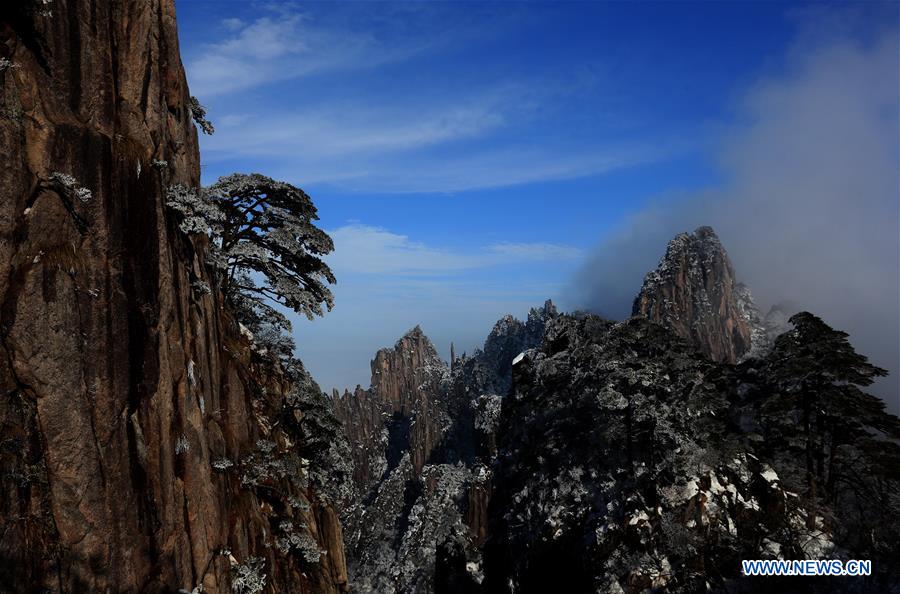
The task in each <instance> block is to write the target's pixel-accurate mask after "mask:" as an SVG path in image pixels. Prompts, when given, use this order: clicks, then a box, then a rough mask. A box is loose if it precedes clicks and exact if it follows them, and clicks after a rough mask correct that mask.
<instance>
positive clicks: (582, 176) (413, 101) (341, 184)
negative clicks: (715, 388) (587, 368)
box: [177, 0, 900, 413]
mask: <svg viewBox="0 0 900 594" xmlns="http://www.w3.org/2000/svg"><path fill="white" fill-rule="evenodd" d="M898 6H900V5H897V4H896V3H858V4H853V5H852V6H847V5H843V4H839V3H831V4H829V3H816V4H788V3H783V4H782V3H745V4H730V3H729V4H726V3H716V4H705V5H702V6H701V5H685V4H678V5H670V4H637V5H623V4H576V5H572V4H567V5H566V7H565V9H563V8H561V7H559V6H557V5H554V4H541V3H537V4H530V3H529V4H502V5H501V4H481V3H478V4H475V3H473V4H466V5H464V6H458V5H452V4H431V3H428V4H425V3H417V4H394V3H354V4H345V3H335V4H324V3H313V4H305V3H293V2H288V3H284V2H282V3H274V2H273V3H265V2H261V3H252V4H248V3H234V2H223V1H215V0H178V1H177V8H178V11H179V22H180V27H181V30H180V37H181V44H182V49H183V52H184V56H185V62H186V65H187V69H188V80H189V83H190V86H191V93H192V94H194V95H196V96H198V97H199V98H200V100H201V101H202V102H203V103H204V104H205V105H206V106H207V107H208V108H209V113H210V118H211V119H212V120H213V121H214V122H215V124H216V126H217V133H216V134H215V135H214V136H212V137H208V138H203V139H202V143H203V144H202V154H203V155H204V163H203V181H204V183H211V182H212V181H214V180H215V179H216V178H217V177H219V176H220V175H224V174H227V173H230V172H232V171H245V172H249V171H258V172H261V173H264V174H267V175H270V176H272V177H276V178H281V179H285V180H287V181H290V182H292V183H295V184H297V185H299V186H301V187H303V188H304V189H305V190H306V191H307V192H308V193H309V194H310V195H311V196H312V197H313V199H314V201H315V203H316V205H317V206H318V208H319V213H320V216H321V226H322V227H323V228H325V229H326V230H328V232H329V233H330V234H331V235H332V237H333V238H334V240H335V245H336V250H335V253H334V254H333V255H332V256H331V257H330V258H329V263H330V264H331V265H332V267H333V269H334V271H335V274H336V276H337V278H338V284H337V286H336V287H334V293H335V300H336V306H335V309H334V311H332V312H331V313H329V314H328V315H327V316H325V318H323V319H320V320H315V321H313V322H307V321H306V320H299V319H296V320H295V328H294V329H295V334H296V339H297V344H298V351H299V354H300V356H301V358H302V359H303V360H304V362H305V364H306V365H307V367H308V368H309V369H310V370H311V371H312V373H313V375H314V377H315V378H316V379H317V380H318V381H319V383H320V384H321V386H322V388H323V389H326V390H330V388H332V387H337V388H340V389H343V388H344V387H352V386H354V385H356V384H362V385H363V386H366V385H368V381H369V360H370V359H371V358H372V356H373V355H374V353H375V351H376V350H377V349H378V348H380V347H383V346H389V345H392V344H393V343H394V341H395V340H396V339H397V338H398V337H399V336H400V335H402V334H403V333H404V332H405V331H406V330H407V329H409V328H411V327H413V326H415V325H417V324H418V325H421V327H422V328H423V329H424V330H425V332H426V333H427V334H428V335H429V336H430V337H431V339H432V340H433V341H434V343H435V344H436V346H437V347H438V348H439V350H440V351H441V353H442V355H443V356H444V357H445V358H447V356H448V354H449V353H448V351H449V344H450V342H451V341H454V342H455V344H456V348H457V351H458V352H462V351H463V350H469V351H471V350H472V349H473V348H475V347H477V346H480V344H481V343H482V341H483V340H484V337H485V336H486V335H487V333H488V332H489V331H490V329H491V327H492V325H493V323H494V322H495V321H496V320H497V319H498V318H500V317H501V316H503V315H505V314H507V313H512V314H514V315H516V316H518V317H523V316H524V315H525V313H526V312H527V310H528V308H529V307H533V306H537V305H539V304H541V303H543V301H544V300H545V299H547V298H553V299H554V301H556V302H557V303H558V304H559V305H560V307H561V308H562V309H567V310H571V309H576V308H589V309H592V310H595V311H598V312H599V313H603V314H605V315H607V316H609V317H613V318H622V317H624V316H626V315H628V313H629V311H630V306H631V300H632V299H633V297H634V295H635V294H636V293H637V291H638V289H639V287H640V283H641V279H642V277H643V275H644V274H645V273H646V272H647V271H648V270H650V269H652V268H653V267H655V265H656V263H657V261H658V260H659V258H660V257H661V255H662V253H663V251H664V250H665V245H666V242H667V241H668V240H669V239H670V238H671V237H672V236H673V235H674V234H675V233H677V232H680V231H689V230H693V229H694V228H696V227H697V226H699V225H704V224H709V225H712V226H713V227H714V228H715V229H716V231H717V232H718V234H719V235H720V237H721V238H722V241H723V243H724V245H725V247H726V249H727V250H728V251H729V254H730V255H731V257H732V260H733V262H734V265H735V269H736V272H737V275H738V278H739V279H740V280H742V281H744V282H746V283H747V284H748V285H749V286H750V288H751V290H752V291H753V292H754V295H755V296H756V298H757V300H758V301H759V302H760V305H761V306H762V308H763V309H765V307H767V306H768V305H771V304H774V303H777V302H779V301H782V300H791V301H792V302H794V303H796V304H797V305H798V307H800V308H805V309H809V310H811V311H813V312H814V313H816V314H818V315H821V316H822V317H823V318H824V319H825V320H826V321H827V322H829V323H830V324H832V325H833V326H835V327H837V328H840V329H842V330H845V331H847V332H849V333H850V335H851V340H852V341H853V342H854V344H855V345H856V346H857V347H858V349H859V350H860V351H861V352H863V353H866V354H868V355H869V356H870V357H871V358H872V359H873V361H874V362H875V363H877V364H878V365H881V366H883V367H886V368H888V369H889V370H890V371H891V372H892V376H891V377H889V378H887V379H886V380H883V381H882V382H881V383H880V384H879V385H878V386H877V387H876V392H877V393H878V394H879V395H881V396H883V397H884V398H885V399H886V400H887V401H888V403H889V407H890V408H891V410H892V412H895V413H896V412H898V410H900V396H898V394H900V390H898V372H900V346H898V345H900V305H898V304H900V294H898V293H900V278H898V274H900V273H898V271H900V229H898V225H900V212H898V196H900V181H898V167H897V163H898V161H900V147H898V144H900V143H898V134H897V131H898V127H900V122H898V112H900V100H898V88H900V84H898V71H900V58H898V55H900V43H898V25H897V23H898V10H900V8H898ZM211 15H215V16H211Z"/></svg>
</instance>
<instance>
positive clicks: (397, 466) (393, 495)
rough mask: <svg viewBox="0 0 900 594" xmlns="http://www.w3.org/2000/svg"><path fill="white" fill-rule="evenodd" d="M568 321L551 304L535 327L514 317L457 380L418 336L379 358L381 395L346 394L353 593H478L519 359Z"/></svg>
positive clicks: (466, 362) (342, 408) (536, 316)
mask: <svg viewBox="0 0 900 594" xmlns="http://www.w3.org/2000/svg"><path fill="white" fill-rule="evenodd" d="M556 315H557V314H556V309H555V307H554V306H553V304H552V303H550V302H547V303H546V304H545V306H544V307H543V308H539V309H534V310H532V312H531V313H530V315H529V316H528V320H527V321H526V322H524V323H523V322H520V321H519V320H516V319H514V318H512V317H511V316H507V317H505V318H503V319H502V320H500V321H499V322H497V324H496V325H495V326H494V329H493V330H492V331H491V333H490V335H489V336H488V338H487V340H486V341H485V347H484V350H483V351H481V350H480V351H477V352H476V353H474V354H473V355H472V356H468V357H467V356H463V357H460V358H458V359H456V360H455V361H453V362H452V369H451V368H450V367H449V366H447V365H446V364H445V363H444V362H442V361H441V360H440V358H439V357H438V355H437V352H436V351H435V349H434V346H433V345H432V344H431V342H430V341H429V340H428V338H427V337H426V336H425V335H424V334H423V333H422V330H421V329H420V328H418V327H417V328H414V329H413V330H411V331H410V332H408V333H407V334H406V335H404V336H403V337H402V338H401V339H400V340H399V341H398V342H397V344H396V345H395V346H394V347H393V348H392V349H382V350H381V351H379V352H378V353H377V354H376V356H375V359H374V360H373V361H372V386H371V388H370V389H368V390H362V389H361V388H357V389H356V391H355V392H354V393H350V392H346V393H345V394H344V395H343V396H338V395H337V394H335V396H334V409H335V413H336V416H337V417H338V418H340V419H341V420H342V422H343V425H344V431H345V434H346V436H347V439H348V441H349V442H350V444H351V450H352V451H353V459H354V463H355V465H356V469H355V472H354V483H355V485H356V490H357V500H356V503H355V505H353V506H351V507H350V508H349V509H348V510H347V511H346V512H345V513H344V515H343V517H344V520H345V526H346V542H347V554H348V558H349V566H350V573H351V582H352V587H353V591H355V592H377V593H379V594H382V593H385V594H389V593H394V592H396V593H401V592H417V593H427V592H441V591H444V592H465V591H468V589H472V588H477V587H478V586H477V585H478V580H480V579H481V574H480V569H479V567H480V546H481V544H482V543H483V542H484V540H485V539H486V538H487V508H488V502H489V501H490V493H491V469H490V465H491V463H492V460H493V456H494V454H495V453H496V440H497V437H496V431H495V428H496V423H497V420H498V417H499V413H500V401H501V396H502V394H504V393H505V392H506V391H508V390H509V387H510V384H511V381H512V378H511V375H510V370H511V364H512V360H513V359H514V358H515V357H516V356H517V355H518V354H519V353H521V352H522V351H523V350H525V349H528V348H532V347H534V346H537V345H538V344H539V343H540V339H541V336H542V335H543V330H544V326H545V324H546V323H547V322H548V321H549V320H550V319H552V318H554V317H555V316H556ZM442 588H443V589H442ZM472 591H474V590H472Z"/></svg>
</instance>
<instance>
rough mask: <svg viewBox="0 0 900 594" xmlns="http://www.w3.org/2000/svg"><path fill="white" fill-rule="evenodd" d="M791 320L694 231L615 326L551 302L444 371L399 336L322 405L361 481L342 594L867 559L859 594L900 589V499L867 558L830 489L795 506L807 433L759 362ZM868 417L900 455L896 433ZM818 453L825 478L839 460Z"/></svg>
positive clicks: (577, 582)
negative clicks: (762, 304) (785, 560)
mask: <svg viewBox="0 0 900 594" xmlns="http://www.w3.org/2000/svg"><path fill="white" fill-rule="evenodd" d="M789 313H790V312H786V311H784V309H783V308H780V307H774V308H772V310H771V311H770V312H769V313H768V314H767V315H765V316H762V315H760V312H759V311H758V309H757V307H756V305H755V304H754V302H753V298H752V295H751V293H750V290H749V289H748V288H747V287H746V286H744V285H742V284H740V283H739V282H737V280H736V277H735V272H734V270H733V267H732V265H731V262H730V260H729V258H728V254H727V253H726V251H725V249H724V248H723V246H722V244H721V242H720V241H719V238H718V237H717V236H716V234H715V232H714V231H713V230H712V229H711V228H709V227H700V228H698V229H697V230H696V231H694V232H693V233H682V234H679V235H678V236H676V237H675V238H674V239H672V241H670V242H669V245H668V247H667V248H666V251H665V255H664V256H663V258H662V259H661V261H660V263H659V266H658V267H657V269H656V270H654V271H651V272H650V273H648V274H647V275H646V277H645V280H644V283H643V286H642V287H641V289H640V291H639V293H638V295H637V297H636V298H635V301H634V310H633V317H632V318H631V319H629V320H625V321H622V322H613V321H609V320H603V319H601V318H598V317H596V316H593V315H590V314H574V315H564V314H559V313H558V312H557V311H556V308H555V307H554V306H553V304H552V303H550V302H549V301H548V302H547V303H546V304H545V305H544V306H543V307H542V308H537V309H533V310H531V312H530V313H529V316H528V319H527V320H526V321H525V322H524V323H523V322H520V321H518V320H515V319H514V318H512V317H509V316H507V317H506V318H503V319H502V320H500V321H498V322H497V324H496V325H495V326H494V328H493V330H492V331H491V332H490V334H489V335H488V337H487V339H486V340H485V344H484V348H483V349H482V350H477V351H476V352H475V353H472V354H471V355H463V356H461V357H459V358H453V360H452V361H450V363H449V364H447V363H444V362H443V361H441V360H440V358H439V357H438V355H437V352H436V350H435V348H434V346H433V345H432V344H431V342H430V341H429V340H428V338H427V337H426V336H425V335H424V334H423V332H422V330H421V329H420V328H418V327H416V328H414V329H413V330H411V331H410V332H409V333H407V334H406V335H404V336H403V337H402V338H401V339H400V340H399V341H398V342H397V344H396V345H395V346H394V348H393V349H383V350H381V351H379V352H378V353H377V354H376V356H375V359H374V361H373V362H372V386H371V388H369V389H368V390H363V389H362V388H359V387H358V388H357V389H356V391H355V393H350V392H346V393H344V394H343V395H339V394H337V393H335V394H334V395H333V398H332V402H333V405H334V410H335V414H336V416H337V417H338V419H340V421H341V422H342V424H343V426H344V431H345V434H346V436H347V439H348V441H349V443H350V449H351V451H352V452H353V454H352V455H353V460H354V464H355V468H356V472H355V473H354V483H355V498H354V500H353V502H352V505H351V506H350V507H349V508H347V509H346V511H345V513H344V514H343V515H342V519H343V522H344V527H345V543H346V550H347V556H348V567H349V573H350V578H351V584H352V585H351V588H352V591H354V592H373V593H374V592H377V593H413V592H416V593H419V592H491V593H494V592H496V593H500V592H503V593H508V594H513V593H523V592H535V593H537V592H547V591H564V592H643V591H657V590H660V591H681V592H696V591H701V590H704V591H705V590H722V591H748V590H753V589H755V588H756V587H757V586H758V582H752V581H751V580H752V579H756V580H758V579H760V578H743V579H742V578H741V576H740V564H739V561H740V559H742V558H747V559H755V558H763V559H764V558H775V557H779V556H785V555H786V556H788V557H789V558H798V557H799V558H803V557H808V558H819V557H838V558H839V557H842V556H843V557H846V556H847V555H850V556H853V555H856V556H866V555H868V556H869V557H876V556H878V555H881V557H880V558H881V560H882V563H884V565H881V573H880V574H879V576H878V578H875V579H872V580H870V581H869V582H867V584H868V585H865V586H861V587H859V591H878V588H881V587H886V585H887V584H893V583H895V580H896V578H897V575H896V573H895V572H896V570H897V567H896V565H895V564H894V563H893V562H891V563H888V562H887V560H888V559H891V557H890V554H889V551H891V552H892V551H895V550H896V545H895V544H891V541H890V538H891V536H890V535H892V534H898V532H897V529H898V523H897V517H896V514H895V512H896V509H897V507H896V503H897V501H896V499H891V501H892V503H891V505H892V506H893V507H890V508H889V509H890V512H889V513H887V517H888V518H889V520H890V521H889V522H887V524H885V525H883V526H882V531H881V533H880V539H881V540H880V541H879V542H880V544H879V545H878V546H877V547H875V548H874V549H873V548H872V547H869V546H863V545H862V544H861V543H860V542H859V541H858V540H854V538H848V534H849V533H850V532H852V531H854V530H857V531H858V530H862V529H863V528H862V526H861V525H856V524H855V523H856V522H863V523H865V521H864V520H861V519H860V518H856V517H854V514H853V513H851V512H849V511H848V510H849V509H850V508H849V507H847V506H849V503H848V502H847V501H843V500H842V499H841V498H842V497H843V495H840V494H838V493H837V490H838V489H837V488H836V487H834V489H835V491H834V492H830V493H829V494H828V497H827V498H826V499H829V500H830V503H829V504H828V505H830V506H832V507H828V510H827V511H825V510H826V505H818V504H817V505H816V506H815V507H813V508H810V507H809V506H804V501H806V500H807V499H808V498H809V497H816V501H819V499H821V498H822V497H821V495H816V496H812V495H810V494H809V492H808V485H807V484H806V483H805V482H804V481H805V479H798V478H797V477H798V476H802V475H803V474H804V473H803V472H802V471H803V465H804V462H803V457H802V456H801V455H800V454H799V453H798V452H797V451H796V450H791V447H796V443H795V442H796V441H797V440H800V441H802V439H803V438H802V433H798V435H797V436H796V437H792V438H790V439H787V440H785V438H784V435H783V434H778V435H774V433H776V432H775V430H774V429H773V427H774V426H776V425H779V424H778V423H777V422H776V421H774V420H773V419H774V418H781V417H780V416H779V415H778V414H773V413H771V410H770V409H771V408H772V407H773V406H774V403H777V401H778V400H779V399H780V398H781V395H780V394H778V393H775V390H776V387H775V381H774V378H773V377H767V376H768V375H769V374H772V375H774V372H773V371H772V369H771V367H772V364H771V362H769V361H768V360H767V358H768V357H769V356H770V354H771V353H772V351H773V349H775V348H776V342H777V337H778V336H779V335H782V334H784V333H789V332H791V331H792V329H793V324H791V323H789V321H788V318H789V315H788V314H789ZM785 336H788V335H787V334H785ZM779 356H780V354H779ZM865 401H866V403H867V406H869V405H871V404H872V401H871V397H867V398H866V400H865ZM795 413H796V411H793V410H783V411H781V413H780V415H783V416H785V417H788V418H790V417H791V415H792V414H795ZM876 416H877V418H878V419H880V421H873V422H876V424H877V423H879V422H883V423H882V424H883V425H885V426H886V427H889V428H890V429H889V435H886V436H885V437H884V441H883V442H879V443H881V444H882V446H884V447H888V448H889V449H890V451H891V456H893V458H892V459H895V460H898V459H900V458H897V455H898V450H897V442H896V441H892V440H896V439H897V437H898V436H900V432H898V425H897V420H896V419H895V418H893V417H890V416H889V415H887V414H886V413H884V412H883V411H880V412H878V413H877V415H876ZM870 421H872V419H870ZM779 426H780V425H779ZM823 433H827V432H823ZM770 434H772V435H771V439H770ZM891 436H892V437H891ZM822 438H823V437H822V436H819V437H817V439H822ZM785 441H786V442H788V443H792V444H793V445H792V446H791V447H786V448H785V450H779V446H773V444H774V443H775V442H778V443H782V444H783V443H784V442H785ZM867 447H868V446H867ZM879 447H881V446H879ZM825 449H827V448H825ZM791 451H794V453H796V454H797V457H796V458H794V457H792V456H791V454H790V452H791ZM822 455H823V456H824V457H827V458H828V459H829V461H830V462H831V461H834V462H835V465H834V466H833V467H832V470H831V472H835V473H837V472H838V470H837V466H838V464H839V462H838V460H839V458H840V452H839V451H838V449H837V448H835V449H832V450H829V451H828V452H827V453H823V454H822ZM830 462H829V464H828V465H830ZM845 462H846V461H845ZM818 478H819V479H820V480H824V481H825V482H826V483H827V482H828V480H829V479H828V477H818ZM844 495H846V494H844ZM894 495H896V492H895V493H894ZM851 499H854V502H855V503H857V504H858V503H859V501H858V500H856V499H855V498H851ZM811 510H813V511H811ZM854 546H855V547H862V549H860V548H856V549H854V548H853V547H854ZM767 583H769V584H775V583H778V584H779V586H778V587H780V588H786V589H791V588H793V587H794V586H796V585H797V583H796V582H787V581H785V582H777V578H770V580H769V581H768V582H767ZM832 585H833V586H835V587H833V588H832V587H831V586H832ZM858 586H859V584H858V583H857V584H855V585H852V586H850V585H848V584H847V583H846V582H840V581H839V582H836V583H831V582H827V581H824V580H823V581H821V582H810V583H808V584H807V583H804V586H803V587H811V588H813V589H821V590H826V591H832V590H833V591H843V590H844V589H845V588H851V589H852V588H857V587H858ZM867 588H868V590H867ZM873 588H874V589H873Z"/></svg>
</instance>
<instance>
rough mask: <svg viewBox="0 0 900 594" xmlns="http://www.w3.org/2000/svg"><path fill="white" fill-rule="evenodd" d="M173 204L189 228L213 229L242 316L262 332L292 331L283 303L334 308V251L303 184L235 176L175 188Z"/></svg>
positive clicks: (218, 259) (316, 310)
mask: <svg viewBox="0 0 900 594" xmlns="http://www.w3.org/2000/svg"><path fill="white" fill-rule="evenodd" d="M167 204H168V206H169V207H170V208H172V209H173V210H175V211H176V212H178V213H179V214H180V215H181V223H180V227H181V229H182V231H184V232H185V233H206V234H208V235H209V237H210V239H211V241H212V246H213V250H212V254H211V259H212V262H213V264H214V266H215V267H216V268H217V269H218V271H219V273H220V275H219V289H221V290H222V291H223V293H224V294H225V297H226V299H227V300H228V302H229V304H230V305H231V306H232V311H234V312H235V315H236V316H237V318H238V320H239V321H240V322H241V323H243V324H245V325H246V326H247V327H248V328H250V329H251V331H253V332H254V334H256V333H259V332H262V331H264V332H265V333H267V334H271V329H273V328H274V329H276V330H278V331H281V330H288V329H289V328H290V324H289V322H288V320H287V318H286V317H285V316H284V315H283V314H281V313H280V312H279V311H278V310H277V309H276V308H275V307H274V306H273V303H275V304H280V305H282V306H285V307H287V308H289V309H291V310H293V311H294V312H296V313H298V314H302V315H305V316H306V317H307V318H309V319H312V318H313V317H314V316H317V315H318V316H321V315H323V313H324V311H325V310H326V309H327V310H331V308H332V306H333V297H332V294H331V291H330V289H329V288H328V284H329V283H331V284H333V283H334V282H335V278H334V275H333V274H332V272H331V269H330V268H329V267H328V265H327V264H325V262H324V261H323V260H322V256H324V255H326V254H328V253H330V252H331V251H332V250H333V249H334V244H333V243H332V241H331V238H330V237H329V236H328V235H327V234H326V233H325V232H324V231H322V230H321V229H319V228H318V227H316V226H315V224H314V222H315V221H317V220H318V215H317V212H316V207H315V206H314V205H313V203H312V200H311V199H310V197H309V196H308V195H307V194H306V193H305V192H304V191H303V190H301V189H300V188H297V187H295V186H293V185H291V184H288V183H285V182H280V181H276V180H274V179H271V178H269V177H266V176H264V175H260V174H258V173H253V174H249V175H247V174H240V173H235V174H232V175H229V176H226V177H222V178H220V179H219V180H218V181H217V182H216V183H215V184H213V185H212V186H209V187H208V188H204V189H203V190H201V191H196V190H192V189H189V188H184V187H181V186H172V187H171V188H169V192H168V200H167Z"/></svg>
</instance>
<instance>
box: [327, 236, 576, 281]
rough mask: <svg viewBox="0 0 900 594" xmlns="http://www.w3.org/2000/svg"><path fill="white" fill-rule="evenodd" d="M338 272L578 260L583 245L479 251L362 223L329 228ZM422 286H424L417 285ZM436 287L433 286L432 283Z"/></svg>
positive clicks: (426, 272) (436, 270)
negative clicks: (436, 243) (439, 245)
mask: <svg viewBox="0 0 900 594" xmlns="http://www.w3.org/2000/svg"><path fill="white" fill-rule="evenodd" d="M328 234H329V235H331V237H332V239H334V245H335V249H334V253H333V254H331V255H330V256H329V257H328V258H327V260H328V263H329V265H330V266H331V267H332V268H333V269H334V271H335V273H336V274H337V275H338V276H340V275H341V274H342V273H343V274H347V273H350V274H374V275H381V276H385V275H398V276H416V275H420V276H431V275H442V274H452V273H456V272H460V271H464V270H473V269H478V268H489V267H494V266H502V265H511V264H519V263H527V262H546V261H560V260H573V259H575V258H578V257H580V256H581V250H579V249H578V248H575V247H572V246H566V245H557V244H551V243H507V242H504V243H496V244H492V245H489V246H486V247H483V248H481V249H477V250H473V251H460V250H452V249H446V248H437V247H432V246H428V245H426V244H424V243H421V242H418V241H413V240H411V239H410V238H409V237H408V236H406V235H400V234H397V233H392V232H391V231H388V230H386V229H381V228H378V227H371V226H367V225H361V224H352V225H345V226H343V227H340V228H338V229H335V230H333V231H328ZM417 286H421V285H417ZM431 288H432V289H433V287H431Z"/></svg>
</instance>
